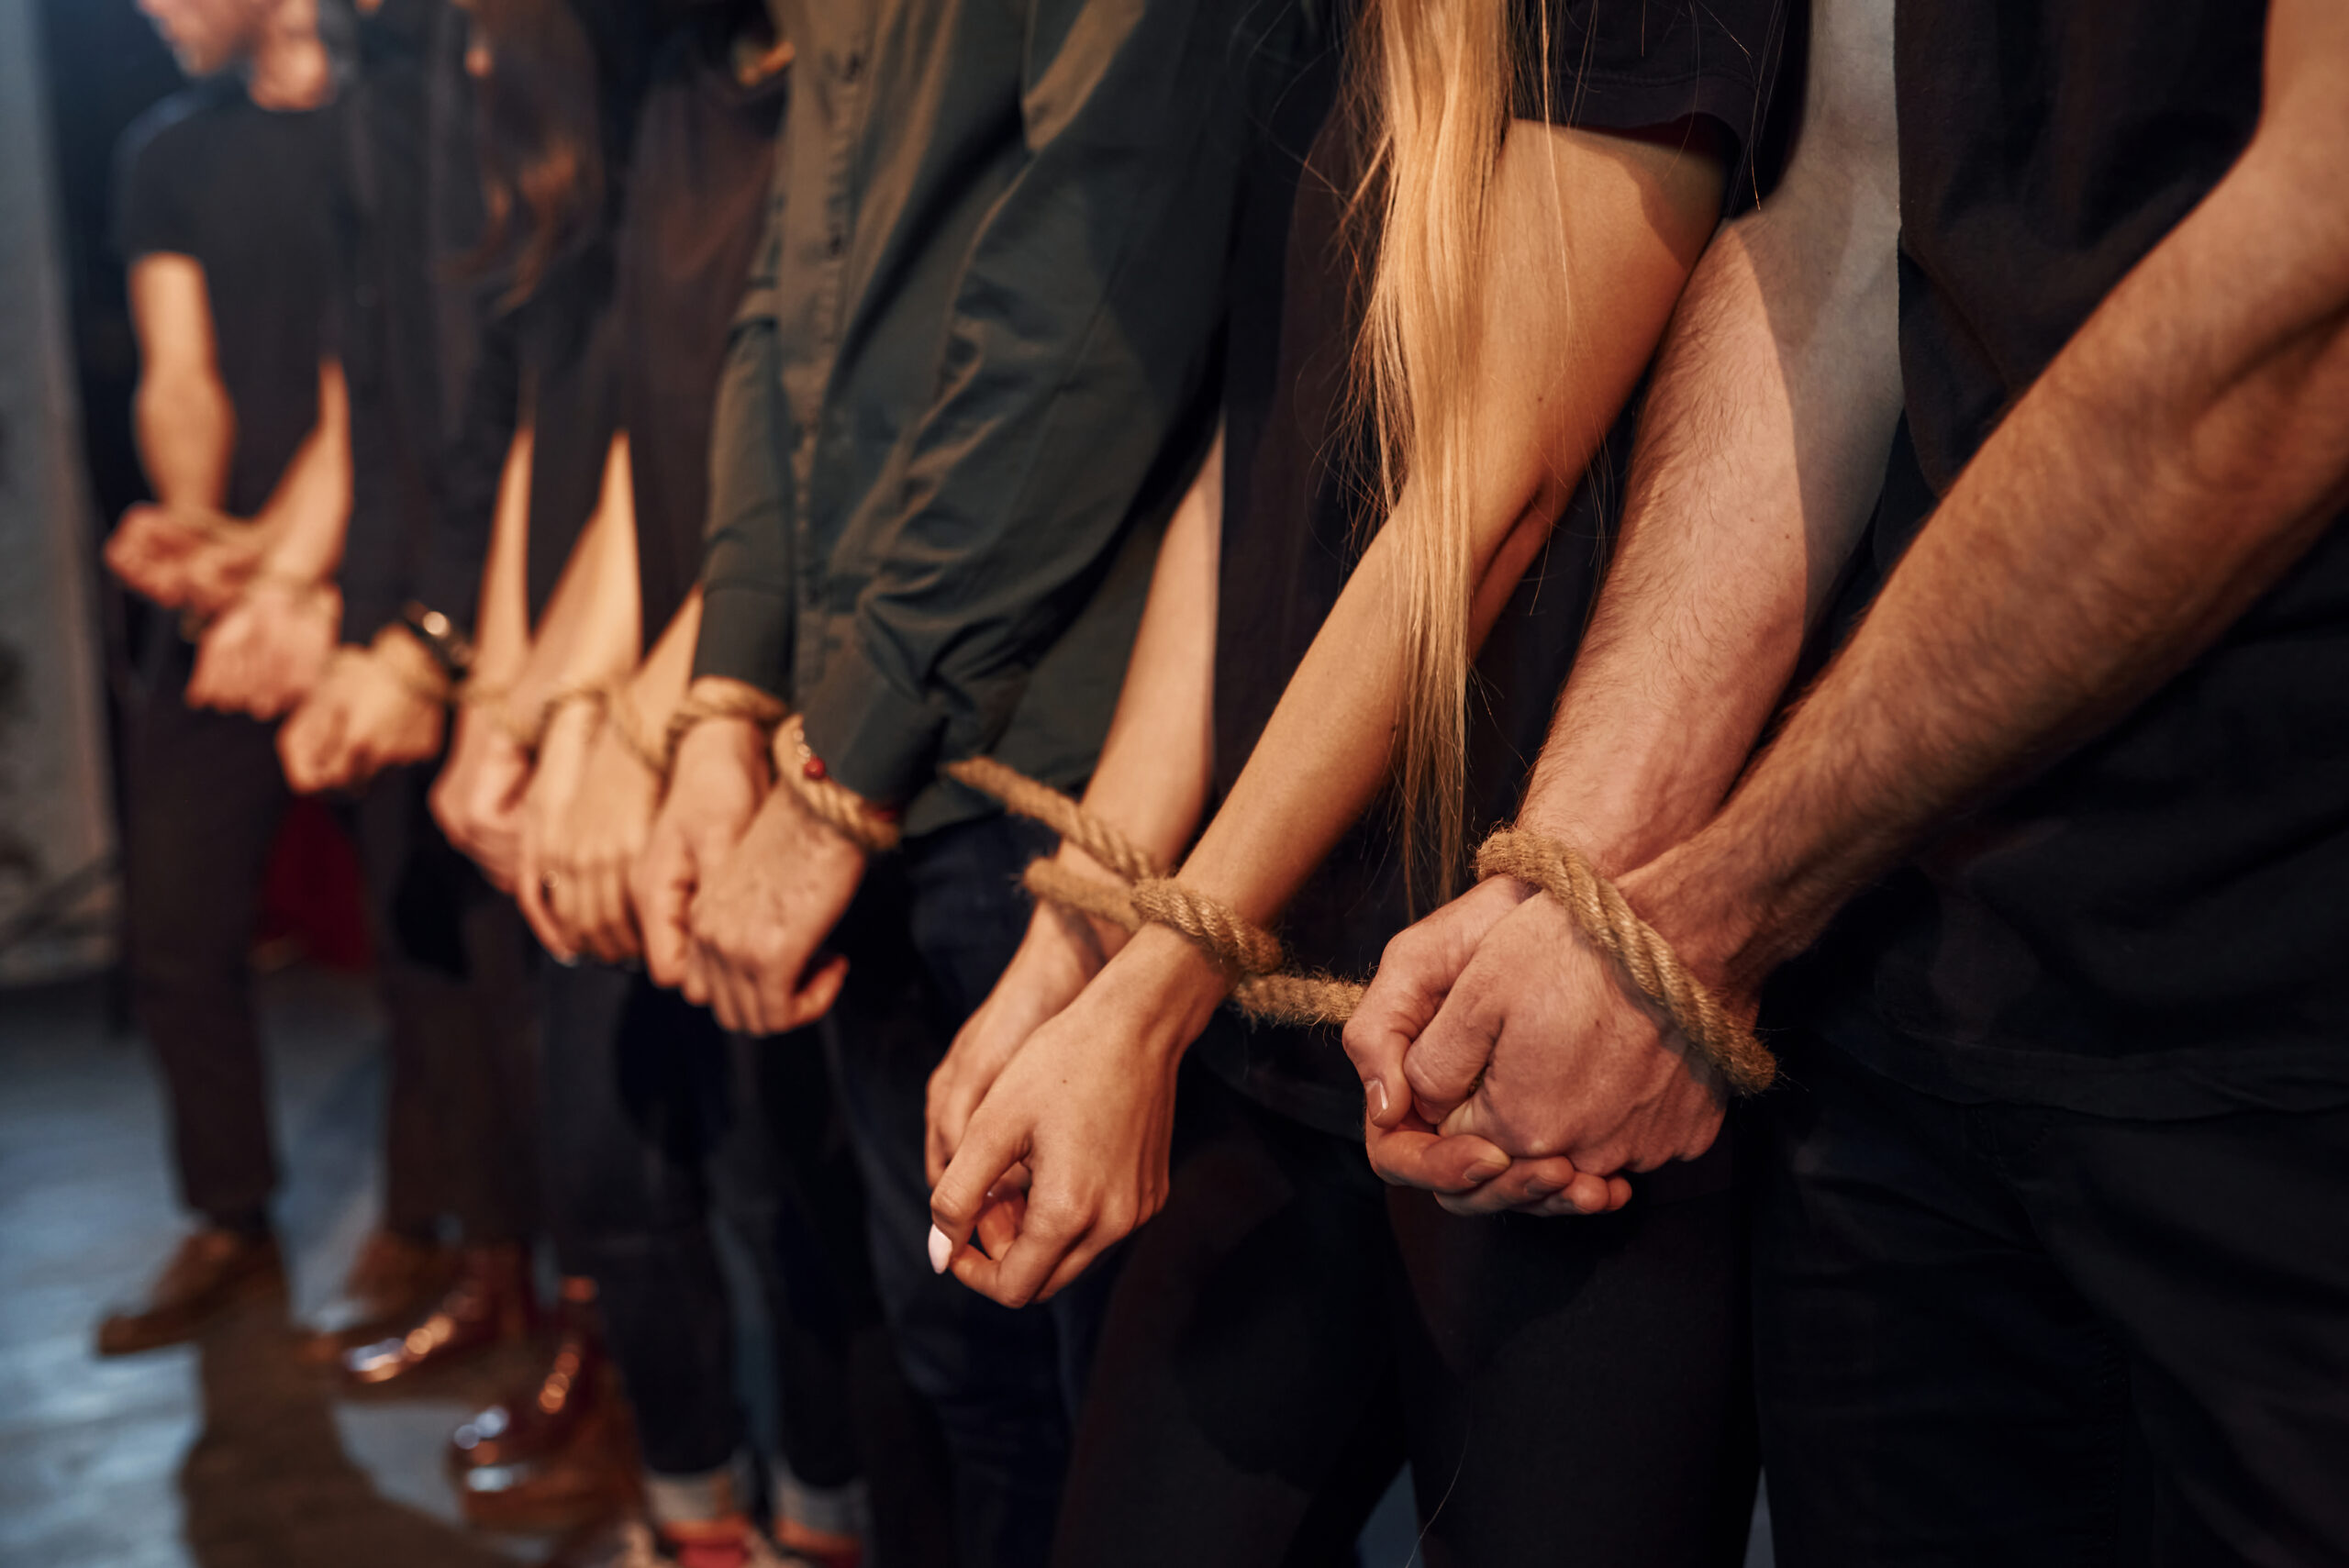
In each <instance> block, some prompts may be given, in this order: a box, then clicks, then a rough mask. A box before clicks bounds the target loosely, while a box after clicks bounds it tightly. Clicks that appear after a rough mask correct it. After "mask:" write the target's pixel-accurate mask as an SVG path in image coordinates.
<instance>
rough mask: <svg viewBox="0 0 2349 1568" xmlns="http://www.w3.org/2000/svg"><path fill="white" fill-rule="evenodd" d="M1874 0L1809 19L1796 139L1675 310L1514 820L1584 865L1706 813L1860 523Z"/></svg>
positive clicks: (1889, 276)
mask: <svg viewBox="0 0 2349 1568" xmlns="http://www.w3.org/2000/svg"><path fill="white" fill-rule="evenodd" d="M1891 76H1892V39H1891V7H1890V5H1889V3H1888V0H1832V3H1826V0H1822V4H1820V6H1818V7H1817V9H1816V11H1815V13H1814V45H1813V61H1812V71H1811V75H1810V94H1809V103H1808V104H1807V106H1806V125H1805V128H1804V134H1803V139H1802V143H1801V149H1800V151H1799V152H1798V155H1797V158H1796V160H1795V162H1794V164H1793V166H1792V167H1791V168H1789V169H1788V170H1787V175H1786V178H1785V180H1784V182H1783V183H1781V185H1780V186H1779V188H1778V190H1777V191H1776V192H1775V193H1773V195H1771V197H1770V198H1769V201H1768V203H1767V205H1766V206H1765V207H1764V208H1763V210H1761V211H1760V212H1757V213H1753V214H1751V215H1749V216H1747V217H1742V218H1740V219H1739V220H1737V221H1736V222H1734V223H1732V224H1731V225H1729V226H1728V227H1727V228H1724V229H1723V230H1722V231H1721V233H1720V236H1719V237H1718V238H1717V239H1715V240H1714V242H1713V245H1712V246H1711V248H1710V249H1709V250H1708V251H1707V252H1706V255H1705V258H1704V260H1703V261H1702V262H1700V263H1699V264H1698V268H1697V271H1696V273H1695V275H1694V276H1692V277H1691V278H1690V280H1689V284H1688V288H1687V293H1686V294H1685V295H1683V296H1682V299H1681V303H1680V307H1679V309H1678V310H1677V311H1676V312H1675V315H1674V317H1673V324H1672V328H1671V330H1670V332H1669V333H1668V334H1667V337H1666V339H1665V343H1664V349H1663V350H1662V352H1661V353H1660V354H1659V356H1658V359H1657V365H1656V371H1655V374H1654V377H1653V382H1652V384H1651V388H1650V391H1649V394H1648V402H1647V407H1646V410H1645V412H1644V414H1643V415H1642V424H1641V429H1640V439H1639V441H1638V443H1637V446H1636V448H1635V450H1634V452H1633V456H1632V465H1631V483H1630V485H1629V504H1628V506H1627V507H1626V510H1625V516H1624V521H1623V527H1622V532H1621V535H1620V540H1619V542H1618V545H1617V548H1616V553H1615V559H1614V561H1613V562H1612V564H1611V566H1610V569H1609V575H1608V580H1607V584H1606V587H1605V589H1604V591H1603V592H1602V593H1601V595H1600V596H1599V600H1598V606H1597V608H1596V610H1595V611H1594V613H1593V616H1592V619H1591V626H1590V629H1589V631H1588V633H1587V634H1586V637H1585V639H1584V641H1583V646H1582V648H1581V649H1580V650H1579V651H1578V652H1577V654H1576V657H1575V667H1574V672H1573V674H1572V676H1571V677H1570V678H1569V680H1568V682H1567V684H1566V688H1565V691H1564V694H1563V695H1561V697H1560V700H1559V706H1558V712H1557V716H1556V718H1555V720H1554V721H1553V725H1552V728H1551V734H1550V738H1549V740H1548V742H1547V744H1546V745H1545V747H1544V749H1543V751H1542V757H1541V760H1540V761H1539V762H1538V763H1537V764H1536V765H1535V768H1534V771H1533V777H1532V780H1531V784H1530V785H1529V787H1528V790H1527V795H1526V800H1525V804H1524V808H1523V811H1522V813H1521V816H1520V820H1521V821H1522V822H1523V823H1524V824H1525V825H1526V826H1528V827H1530V828H1535V829H1536V830H1539V831H1543V832H1547V833H1550V834H1553V835H1554V836H1556V837H1558V838H1562V839H1564V840H1566V841H1568V842H1570V843H1573V844H1575V845H1576V846H1577V847H1578V848H1580V849H1581V850H1582V851H1584V852H1585V853H1586V854H1587V855H1589V856H1590V857H1591V859H1592V860H1593V861H1594V862H1596V863H1597V864H1598V866H1599V867H1600V868H1601V869H1602V870H1604V871H1608V872H1610V873H1611V872H1620V871H1623V870H1627V869H1629V868H1630V867H1632V866H1636V865H1639V864H1641V863H1642V862H1645V861H1647V860H1648V859H1650V858H1651V857H1653V855H1655V854H1657V853H1659V852H1661V851H1663V850H1664V849H1665V848H1667V847H1668V846H1670V845H1672V844H1675V843H1677V842H1678V841H1680V840H1682V839H1684V838H1686V837H1687V835H1688V834H1690V833H1692V832H1694V831H1695V830H1696V829H1697V828H1699V827H1701V826H1702V825H1703V824H1704V823H1705V821H1706V820H1707V819H1708V818H1709V817H1711V816H1712V814H1713V813H1714V811H1716V810H1717V809H1718V808H1719V807H1720V802H1721V799H1722V797H1723V796H1724V795H1727V794H1728V792H1729V789H1730V786H1731V784H1732V783H1733V782H1734V781H1735V779H1736V777H1737V774H1738V773H1739V771H1740V769H1742V767H1743V766H1744V764H1745V761H1746V759H1747V757H1748V756H1749V755H1750V754H1751V752H1752V751H1753V746H1754V744H1755V742H1756V740H1758V739H1759V737H1760V735H1761V733H1762V730H1763V728H1764V727H1765V725H1766V724H1767V723H1768V722H1769V719H1770V717H1771V715H1772V714H1773V713H1774V712H1775V711H1776V708H1777V706H1778V705H1779V702H1780V700H1781V697H1782V696H1783V695H1784V692H1785V689H1786V685H1787V681H1788V680H1789V679H1790V678H1791V676H1792V675H1793V673H1794V669H1795V665H1796V662H1797V660H1798V657H1799V655H1800V652H1801V649H1802V644H1803V639H1804V637H1805V635H1806V633H1807V631H1808V629H1809V627H1810V625H1811V624H1812V623H1813V622H1814V621H1815V619H1816V618H1817V617H1818V615H1819V613H1820V610H1821V609H1822V607H1823V606H1824V604H1825V602H1826V599H1827V596H1828V595H1829V593H1830V592H1831V588H1832V586H1833V584H1834V583H1835V581H1836V576H1837V573H1838V572H1839V571H1840V570H1841V568H1842V565H1843V562H1844V561H1845V559H1846V558H1847V557H1848V556H1849V554H1850V552H1851V550H1852V548H1853V546H1854V542H1855V541H1856V540H1857V539H1858V538H1859V537H1860V535H1861V533H1862V531H1863V530H1864V529H1865V527H1866V524H1867V520H1868V517H1869V514H1870V511H1871V509H1872V507H1873V506H1874V503H1875V499H1876V490H1877V487H1878V485H1879V484H1880V483H1881V481H1882V478H1883V471H1884V462H1885V454H1886V450H1887V446H1888V444H1889V441H1890V439H1891V434H1892V429H1893V426H1894V424H1895V423H1896V421H1897V420H1898V417H1899V411H1900V362H1899V344H1898V272H1897V266H1896V261H1895V244H1896V239H1897V237H1898V228H1899V210H1898V207H1899V195H1898V167H1897V163H1896V154H1895V146H1894V139H1893V137H1894V127H1893V125H1892V123H1891V92H1892V87H1891Z"/></svg>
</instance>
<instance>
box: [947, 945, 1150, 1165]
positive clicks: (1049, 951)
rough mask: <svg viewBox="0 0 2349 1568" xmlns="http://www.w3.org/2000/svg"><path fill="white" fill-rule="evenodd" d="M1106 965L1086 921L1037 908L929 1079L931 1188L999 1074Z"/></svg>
mask: <svg viewBox="0 0 2349 1568" xmlns="http://www.w3.org/2000/svg"><path fill="white" fill-rule="evenodd" d="M1107 961H1108V951H1107V948H1106V947H1105V944H1104V941H1103V938H1102V934H1101V933H1100V932H1099V931H1097V930H1096V929H1095V928H1094V926H1093V923H1092V922H1091V921H1090V920H1088V919H1086V918H1085V917H1084V916H1082V915H1079V914H1076V913H1075V912H1074V911H1072V910H1067V909H1063V908H1062V907H1060V906H1057V905H1053V904H1043V903H1040V904H1038V905H1037V906H1036V913H1035V915H1034V916H1033V917H1030V920H1029V922H1028V934H1027V935H1026V936H1025V937H1023V938H1022V939H1021V940H1020V943H1019V951H1017V952H1015V953H1013V954H1012V955H1011V962H1010V963H1009V964H1008V965H1007V966H1005V969H1004V972H1003V975H1002V978H1000V979H998V980H997V981H996V983H995V988H994V989H993V990H991V991H989V992H988V993H987V995H986V1000H985V1001H983V1002H981V1003H980V1004H979V1006H978V1010H977V1011H976V1012H974V1013H973V1014H972V1015H971V1016H970V1018H968V1019H967V1020H965V1021H964V1023H963V1027H962V1028H961V1029H958V1030H956V1031H955V1035H954V1043H953V1044H952V1046H950V1047H949V1048H948V1049H947V1051H946V1057H945V1060H943V1061H941V1062H939V1064H938V1068H937V1070H936V1071H935V1072H933V1073H930V1094H929V1107H928V1114H927V1116H926V1117H925V1118H924V1121H925V1124H926V1134H925V1139H924V1148H923V1155H924V1160H925V1162H926V1163H927V1164H928V1166H929V1168H930V1184H931V1185H932V1186H935V1185H937V1184H938V1179H939V1178H940V1177H941V1176H942V1175H944V1174H945V1173H946V1167H947V1164H948V1162H950V1161H952V1159H953V1158H954V1151H956V1150H957V1149H959V1148H961V1147H962V1143H963V1132H964V1130H965V1129H968V1128H969V1126H970V1124H971V1117H972V1115H973V1113H974V1112H975V1111H977V1109H978V1108H979V1105H980V1102H981V1101H983V1100H985V1098H986V1097H987V1092H988V1091H989V1090H990V1089H992V1088H993V1087H994V1086H995V1082H996V1079H997V1078H998V1077H1000V1076H1001V1075H1002V1073H1003V1070H1004V1067H1005V1066H1006V1065H1007V1064H1008V1062H1010V1061H1011V1059H1012V1058H1013V1057H1014V1056H1016V1055H1018V1054H1019V1048H1020V1047H1022V1046H1024V1045H1026V1044H1027V1043H1028V1040H1029V1037H1030V1036H1031V1035H1033V1034H1034V1033H1035V1032H1036V1031H1037V1030H1038V1029H1041V1028H1042V1027H1043V1026H1044V1025H1045V1024H1046V1023H1047V1022H1049V1021H1050V1020H1051V1019H1052V1018H1053V1017H1055V1016H1056V1015H1057V1014H1059V1013H1060V1011H1061V1010H1062V1009H1063V1008H1064V1007H1066V1006H1068V1005H1069V1004H1070V1003H1071V1002H1074V1000H1076V998H1077V996H1078V995H1079V994H1080V993H1082V992H1083V991H1084V989H1085V985H1086V984H1087V983H1088V982H1090V981H1091V980H1092V978H1093V977H1094V976H1095V975H1096V974H1098V973H1101V966H1102V964H1103V963H1104V962H1107Z"/></svg>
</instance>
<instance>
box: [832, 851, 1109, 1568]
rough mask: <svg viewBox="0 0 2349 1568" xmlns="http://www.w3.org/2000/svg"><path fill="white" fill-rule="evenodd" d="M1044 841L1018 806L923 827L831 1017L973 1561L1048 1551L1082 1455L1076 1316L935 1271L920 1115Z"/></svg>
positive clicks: (860, 915) (872, 918) (883, 1251)
mask: <svg viewBox="0 0 2349 1568" xmlns="http://www.w3.org/2000/svg"><path fill="white" fill-rule="evenodd" d="M1038 847H1039V839H1038V836H1037V835H1036V834H1035V833H1034V832H1033V831H1031V830H1030V828H1026V827H1024V826H1022V825H1020V824H1018V823H1015V822H1011V821H1008V820H1006V819H1003V818H992V819H988V820H985V821H981V822H974V823H967V824H963V825H962V826H959V827H956V828H947V829H944V830H942V831H941V832H937V833H932V834H929V835H926V836H925V837H924V838H922V839H920V840H915V841H913V842H912V843H910V844H908V845H907V849H906V851H905V852H903V853H901V854H899V855H896V856H893V857H891V858H890V859H889V860H887V861H884V862H879V863H876V864H875V865H874V867H873V868H872V870H871V872H870V873H868V875H867V878H866V883H865V885H864V887H863V889H862V890H861V891H860V893H859V894H858V896H857V899H856V902H855V903H854V905H852V907H851V909H850V911H849V913H848V916H847V917H845V918H844V919H843V920H842V921H841V927H840V929H838V930H837V931H836V932H835V933H834V942H835V945H836V946H837V947H838V949H839V951H841V952H843V953H844V954H846V955H847V957H848V959H849V974H848V981H847V984H846V985H845V986H844V987H843V988H842V991H841V998H840V1000H839V1002H838V1003H837V1004H836V1005H835V1006H834V1007H833V1008H832V1011H831V1013H830V1014H829V1016H828V1017H827V1018H825V1019H824V1020H823V1022H822V1023H821V1024H819V1025H818V1026H817V1028H818V1030H819V1031H820V1034H821V1037H822V1039H823V1041H824V1048H825V1054H826V1060H827V1062H828V1063H829V1066H830V1069H831V1072H832V1078H833V1083H834V1085H835V1087H836V1089H837V1091H838V1093H839V1095H840V1097H841V1109H842V1111H843V1113H844V1114H845V1116H846V1118H847V1120H848V1125H849V1129H850V1133H851V1137H852V1140H853V1141H854V1144H855V1149H856V1155H857V1167H858V1173H859V1174H860V1175H861V1176H862V1178H863V1184H864V1195H865V1205H866V1228H867V1235H868V1240H869V1244H870V1247H871V1250H872V1259H873V1274H874V1284H875V1286H876V1287H877V1289H878V1291H879V1294H880V1297H881V1302H882V1306H883V1307H884V1309H885V1312H886V1314H887V1317H888V1321H889V1327H890V1329H891V1331H892V1332H893V1334H894V1336H895V1338H896V1347H897V1352H898V1355H899V1357H900V1359H901V1361H902V1362H903V1365H904V1367H905V1371H906V1377H907V1382H908V1383H910V1384H911V1385H913V1387H914V1389H915V1390H916V1392H918V1394H920V1395H921V1396H923V1397H924V1398H925V1399H926V1400H927V1401H928V1402H929V1403H930V1407H932V1408H933V1409H934V1410H935V1412H936V1413H937V1417H938V1419H939V1422H940V1425H941V1428H942V1429H943V1430H944V1432H945V1435H946V1441H947V1446H948V1450H949V1451H950V1453H951V1454H952V1462H953V1471H954V1475H953V1485H954V1503H953V1506H954V1517H955V1521H956V1524H955V1534H956V1540H957V1542H958V1547H959V1556H960V1560H961V1562H962V1564H963V1568H996V1565H1002V1568H1015V1565H1020V1568H1024V1565H1030V1564H1035V1563H1039V1562H1042V1561H1043V1560H1044V1557H1045V1555H1046V1552H1047V1551H1048V1550H1049V1547H1050V1542H1051V1539H1052V1518H1053V1516H1054V1514H1055V1512H1056V1510H1057V1507H1058V1503H1059V1497H1060V1488H1061V1478H1062V1472H1063V1469H1064V1467H1065V1465H1066V1463H1067V1457H1068V1429H1069V1422H1070V1407H1069V1392H1070V1391H1069V1390H1068V1389H1067V1387H1066V1386H1065V1384H1064V1381H1063V1374H1062V1354H1061V1345H1062V1340H1063V1320H1062V1319H1059V1318H1055V1316H1054V1315H1053V1314H1052V1313H1051V1312H1049V1311H1027V1312H1015V1311H1012V1310H1010V1309H1009V1308H1007V1307H999V1306H997V1305H996V1304H995V1303H994V1302H991V1301H988V1300H987V1299H986V1298H985V1297H984V1296H980V1295H978V1294H977V1293H976V1292H974V1291H972V1290H969V1289H967V1288H965V1287H964V1286H963V1285H962V1284H960V1283H958V1282H957V1281H955V1280H954V1279H953V1278H952V1276H941V1275H939V1274H935V1273H931V1272H930V1254H929V1236H930V1182H929V1177H928V1173H927V1172H926V1171H925V1169H924V1166H923V1159H922V1137H923V1132H922V1125H923V1124H922V1118H923V1111H924V1102H925V1096H926V1092H927V1086H928V1083H929V1078H930V1072H931V1070H932V1069H933V1068H935V1067H936V1066H937V1064H938V1062H939V1061H940V1060H941V1058H942V1057H943V1056H944V1055H945V1052H946V1048H947V1047H948V1045H949V1044H951V1043H952V1040H953V1036H954V1031H955V1029H957V1028H959V1027H960V1026H961V1024H962V1022H963V1019H964V1018H967V1017H969V1015H970V1013H971V1012H972V1010H973V1009H974V1008H975V1007H976V1006H977V1005H978V1003H979V1002H980V1001H981V1000H982V999H983V998H984V997H985V994H986V991H987V988H988V987H989V986H991V985H992V984H994V983H995V980H996V977H997V976H998V975H1000V974H1001V973H1002V972H1003V968H1004V966H1005V965H1006V964H1007V963H1008V962H1010V957H1011V953H1012V951H1013V950H1014V948H1015V947H1016V946H1017V945H1018V943H1019V935H1020V933H1021V931H1022V930H1023V929H1025V926H1026V921H1027V917H1028V912H1027V906H1026V902H1025V897H1024V895H1022V894H1021V893H1020V892H1019V870H1020V868H1021V866H1023V865H1024V864H1025V863H1026V862H1027V861H1028V860H1029V859H1030V857H1031V856H1032V855H1033V854H1034V852H1035V851H1036V850H1037V848H1038Z"/></svg>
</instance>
